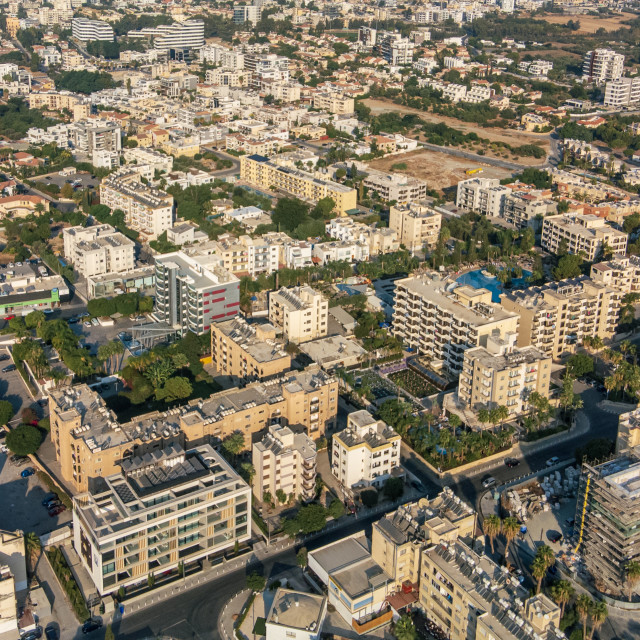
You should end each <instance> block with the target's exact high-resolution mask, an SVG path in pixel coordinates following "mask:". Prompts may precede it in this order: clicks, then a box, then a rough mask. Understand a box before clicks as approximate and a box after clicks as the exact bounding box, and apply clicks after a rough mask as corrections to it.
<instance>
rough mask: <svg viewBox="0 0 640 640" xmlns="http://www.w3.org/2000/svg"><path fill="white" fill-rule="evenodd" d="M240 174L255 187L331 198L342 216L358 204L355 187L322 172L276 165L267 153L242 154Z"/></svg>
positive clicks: (309, 197)
mask: <svg viewBox="0 0 640 640" xmlns="http://www.w3.org/2000/svg"><path fill="white" fill-rule="evenodd" d="M240 177H241V178H242V179H243V180H246V181H247V182H250V183H251V184H254V185H256V186H259V187H264V188H265V189H271V188H275V189H280V190H282V191H285V192H286V193H290V194H292V195H294V196H296V197H298V198H301V199H303V200H309V201H311V202H317V201H318V200H322V198H327V197H328V198H331V199H332V200H333V201H334V202H335V204H336V211H338V212H339V213H340V214H341V215H344V214H345V213H346V212H347V211H349V210H351V209H355V207H356V203H357V198H356V190H355V189H353V188H352V187H346V186H344V185H342V184H339V183H337V182H333V181H332V180H327V179H326V178H325V177H324V176H323V175H322V174H315V173H310V172H308V171H302V170H300V169H296V168H295V167H294V166H287V164H282V165H280V164H277V163H276V161H275V160H270V159H269V158H265V157H264V156H259V155H252V156H241V158H240Z"/></svg>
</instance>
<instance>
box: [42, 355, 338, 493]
mask: <svg viewBox="0 0 640 640" xmlns="http://www.w3.org/2000/svg"><path fill="white" fill-rule="evenodd" d="M49 410H50V419H51V434H52V435H51V437H52V442H53V445H54V449H55V454H56V459H57V460H58V461H59V463H60V468H61V474H62V477H63V479H64V480H65V482H67V483H68V484H69V486H70V487H72V488H73V490H74V491H76V492H81V491H89V490H90V489H91V488H92V487H93V485H94V484H95V481H96V479H97V478H101V477H107V476H110V475H112V474H114V473H117V472H118V469H119V465H120V462H121V461H122V460H123V459H125V458H127V457H130V456H131V455H132V453H133V452H135V454H136V455H137V456H143V455H145V454H147V453H149V454H150V453H152V452H153V451H155V450H157V449H158V448H165V447H168V446H170V445H172V444H180V445H181V446H186V445H189V444H191V445H197V444H201V443H211V444H213V445H217V444H219V442H220V441H221V440H223V439H224V438H225V437H226V436H228V435H230V434H232V433H234V432H236V431H240V432H241V433H243V434H244V436H245V444H246V447H247V448H249V447H250V446H251V441H252V439H254V438H257V437H258V436H259V435H260V434H261V433H264V431H265V430H266V429H267V428H268V427H269V425H271V424H275V423H278V424H283V425H292V426H293V425H296V426H301V427H302V428H303V429H304V431H305V432H306V433H307V435H308V436H309V437H310V438H312V439H316V438H319V437H320V436H322V435H324V433H325V429H332V428H334V427H335V425H336V416H337V411H338V381H337V379H336V378H334V377H332V376H330V375H328V374H327V373H325V372H323V371H322V370H320V369H319V368H318V367H313V366H312V367H309V368H307V369H305V370H304V371H301V372H297V373H291V374H286V375H284V376H282V378H280V379H278V380H273V381H270V382H264V383H262V382H259V383H253V384H249V385H247V386H246V387H244V388H243V389H239V388H234V389H228V390H226V391H220V392H218V393H214V394H213V395H212V396H210V397H209V398H203V399H197V400H191V401H190V402H188V403H187V404H184V405H183V406H181V407H174V408H172V409H169V410H167V411H163V412H160V411H155V412H151V413H147V414H145V415H142V416H138V417H136V418H134V419H132V420H131V421H129V422H127V423H120V422H118V418H117V417H116V415H115V413H113V412H111V411H110V410H109V409H108V408H107V406H106V404H105V402H104V400H103V399H102V398H101V397H100V396H99V395H98V393H97V392H95V391H93V390H91V389H89V387H88V386H87V385H84V384H82V385H75V386H73V387H71V388H66V389H56V390H52V391H51V392H50V393H49Z"/></svg>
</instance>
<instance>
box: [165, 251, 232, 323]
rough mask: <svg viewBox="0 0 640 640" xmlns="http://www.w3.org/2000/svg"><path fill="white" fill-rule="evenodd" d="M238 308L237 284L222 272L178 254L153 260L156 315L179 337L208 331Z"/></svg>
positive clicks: (196, 258)
mask: <svg viewBox="0 0 640 640" xmlns="http://www.w3.org/2000/svg"><path fill="white" fill-rule="evenodd" d="M239 308H240V281H239V280H238V278H236V277H235V276H234V275H233V274H231V273H229V272H228V271H227V270H226V269H223V268H222V267H218V266H215V265H214V266H212V265H210V264H207V263H206V262H205V261H204V257H202V258H200V260H199V259H198V257H193V256H188V255H187V254H185V253H183V252H182V251H177V252H175V253H165V254H164V255H159V256H156V307H155V310H156V315H157V317H158V319H159V320H161V321H162V322H166V323H167V324H168V325H169V326H170V327H172V328H174V329H176V330H177V331H178V332H179V333H181V334H184V333H186V332H187V331H192V332H193V333H197V334H200V333H204V332H205V331H209V328H210V327H211V324H212V323H213V322H218V321H220V320H228V319H229V318H230V317H233V316H236V315H237V313H238V310H239Z"/></svg>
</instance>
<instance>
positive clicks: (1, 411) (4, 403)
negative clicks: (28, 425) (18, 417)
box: [0, 400, 14, 425]
mask: <svg viewBox="0 0 640 640" xmlns="http://www.w3.org/2000/svg"><path fill="white" fill-rule="evenodd" d="M13 416H14V411H13V406H12V405H11V403H10V402H9V401H8V400H0V425H7V424H8V423H9V420H11V418H13Z"/></svg>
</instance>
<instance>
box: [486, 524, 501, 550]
mask: <svg viewBox="0 0 640 640" xmlns="http://www.w3.org/2000/svg"><path fill="white" fill-rule="evenodd" d="M482 528H483V529H484V534H485V535H486V536H487V538H489V544H490V545H491V553H494V551H495V549H494V547H493V543H494V540H495V539H496V538H497V537H498V535H499V534H500V531H501V530H502V520H500V518H499V517H498V516H496V515H490V516H487V517H486V518H485V519H484V522H483V523H482Z"/></svg>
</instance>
